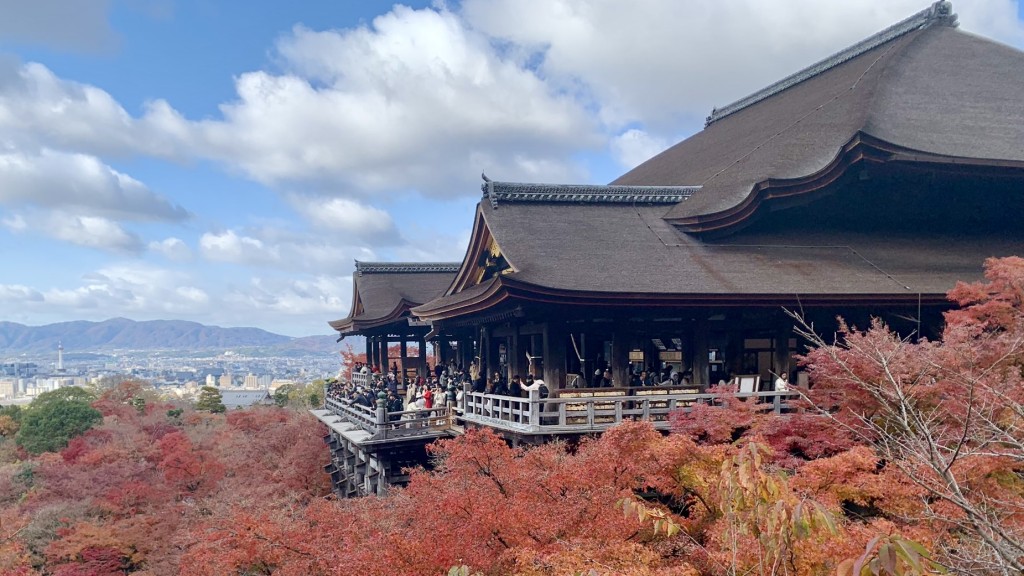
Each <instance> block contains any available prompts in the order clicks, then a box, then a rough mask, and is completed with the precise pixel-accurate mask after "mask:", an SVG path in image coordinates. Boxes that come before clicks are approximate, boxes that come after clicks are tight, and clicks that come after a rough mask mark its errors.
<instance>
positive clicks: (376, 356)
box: [366, 336, 380, 370]
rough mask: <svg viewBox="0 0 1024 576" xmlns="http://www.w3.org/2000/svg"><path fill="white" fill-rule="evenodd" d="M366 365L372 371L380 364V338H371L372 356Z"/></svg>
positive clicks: (368, 358) (367, 359) (368, 357)
mask: <svg viewBox="0 0 1024 576" xmlns="http://www.w3.org/2000/svg"><path fill="white" fill-rule="evenodd" d="M366 363H367V364H369V365H370V369H371V370H372V369H373V367H374V366H376V365H377V364H380V336H370V355H369V356H367V357H366Z"/></svg>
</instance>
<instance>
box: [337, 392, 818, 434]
mask: <svg viewBox="0 0 1024 576" xmlns="http://www.w3.org/2000/svg"><path fill="white" fill-rule="evenodd" d="M797 397H799V393H797V392H794V391H788V392H747V393H738V394H731V395H729V396H722V395H719V394H707V393H698V392H697V391H696V390H695V389H693V388H688V387H685V386H666V387H651V388H646V387H645V388H583V389H565V390H559V391H556V394H555V395H553V396H551V397H550V398H541V397H540V393H539V392H538V391H536V390H534V391H531V392H530V395H529V397H527V398H519V397H514V396H499V395H495V394H483V393H477V392H470V391H469V389H468V387H467V388H466V389H465V390H464V391H463V396H462V402H461V404H460V405H459V406H456V407H452V409H451V410H449V408H448V407H447V406H439V407H436V408H431V409H429V410H419V411H404V412H387V411H386V409H385V408H384V406H383V402H381V401H377V402H376V404H377V407H376V408H368V407H366V406H363V405H361V404H356V403H354V402H349V401H345V400H338V399H336V398H332V397H329V396H328V397H327V400H326V408H327V409H328V410H330V411H331V412H332V413H333V414H335V415H337V416H339V417H341V418H342V419H344V420H345V421H347V422H350V423H352V424H355V425H356V426H358V427H359V428H360V429H362V430H364V431H366V432H367V433H368V434H369V438H368V440H373V441H378V440H392V439H401V438H411V437H416V436H441V435H445V434H448V433H450V432H452V431H453V430H454V429H455V426H454V425H455V424H456V421H457V420H458V421H461V422H463V423H470V424H476V425H481V426H489V427H491V428H497V429H500V430H506V431H513V432H521V433H526V434H571V433H589V432H599V431H602V430H606V429H608V428H610V427H612V426H614V425H616V424H618V423H620V422H622V421H623V420H646V421H649V422H652V423H653V424H654V426H655V427H656V428H659V429H667V428H668V427H669V425H670V422H669V416H670V414H672V413H673V412H675V411H678V410H682V411H684V412H685V411H689V410H690V407H691V406H693V405H694V404H711V405H718V406H722V405H723V404H725V403H726V402H727V401H732V400H733V399H735V400H737V401H748V402H755V403H757V407H758V408H760V409H762V410H764V411H766V412H767V411H771V412H774V413H776V414H781V413H782V412H784V411H785V410H787V409H789V408H790V405H789V401H790V400H792V399H795V398H797ZM723 409H728V406H723Z"/></svg>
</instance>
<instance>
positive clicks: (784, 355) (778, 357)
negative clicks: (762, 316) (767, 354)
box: [772, 313, 793, 382]
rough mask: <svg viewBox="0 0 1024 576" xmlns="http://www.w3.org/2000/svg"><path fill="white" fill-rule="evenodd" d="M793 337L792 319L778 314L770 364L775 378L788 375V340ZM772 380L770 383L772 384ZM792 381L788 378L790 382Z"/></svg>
mask: <svg viewBox="0 0 1024 576" xmlns="http://www.w3.org/2000/svg"><path fill="white" fill-rule="evenodd" d="M792 336H793V319H792V318H790V317H789V316H786V315H785V314H784V313H780V314H779V317H778V319H777V320H776V322H775V334H774V337H775V338H774V340H775V349H774V350H773V351H772V352H773V354H774V357H773V358H772V364H774V366H775V376H779V375H782V374H789V372H790V366H789V339H790V338H791V337H792ZM774 380H775V379H774V378H772V381H773V382H774ZM792 381H793V379H792V378H790V382H792Z"/></svg>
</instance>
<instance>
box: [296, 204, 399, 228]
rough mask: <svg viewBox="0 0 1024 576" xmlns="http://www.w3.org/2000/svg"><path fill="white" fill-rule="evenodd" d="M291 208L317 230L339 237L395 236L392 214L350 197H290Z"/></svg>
mask: <svg viewBox="0 0 1024 576" xmlns="http://www.w3.org/2000/svg"><path fill="white" fill-rule="evenodd" d="M289 200H290V202H291V204H292V206H293V207H294V208H295V209H296V211H298V212H299V214H301V215H302V216H303V217H304V218H305V219H306V220H307V221H308V222H309V223H310V224H311V225H312V226H313V227H314V228H317V229H320V230H325V231H330V232H333V233H336V234H340V235H348V236H356V237H366V236H381V235H383V234H389V233H390V234H396V233H397V232H396V230H395V223H394V221H392V220H391V215H390V214H388V213H387V212H385V211H384V210H381V209H380V208H374V207H373V206H367V205H365V204H361V203H359V202H356V201H355V200H349V199H347V198H324V197H319V196H312V197H310V196H301V195H297V194H293V195H290V196H289Z"/></svg>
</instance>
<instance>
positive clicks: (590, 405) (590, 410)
mask: <svg viewBox="0 0 1024 576" xmlns="http://www.w3.org/2000/svg"><path fill="white" fill-rule="evenodd" d="M587 400H588V402H587V426H589V427H591V428H593V427H594V399H593V398H587Z"/></svg>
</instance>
